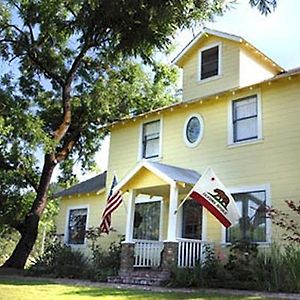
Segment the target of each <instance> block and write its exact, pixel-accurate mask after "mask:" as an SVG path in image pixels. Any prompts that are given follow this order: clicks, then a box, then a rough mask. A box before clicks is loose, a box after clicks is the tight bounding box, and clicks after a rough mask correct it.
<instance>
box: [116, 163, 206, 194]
mask: <svg viewBox="0 0 300 300" xmlns="http://www.w3.org/2000/svg"><path fill="white" fill-rule="evenodd" d="M143 168H145V169H147V170H148V171H150V172H151V173H153V174H155V175H156V176H157V177H159V178H161V179H162V180H163V181H165V182H166V184H170V185H171V184H174V183H175V182H180V183H186V184H191V185H194V184H195V183H196V182H197V181H198V179H199V178H200V176H201V175H200V174H199V173H198V172H196V171H195V170H191V169H185V168H180V167H176V166H172V165H167V164H162V163H158V162H151V161H146V160H143V161H141V162H140V163H138V164H137V165H136V166H135V168H133V169H132V170H131V171H130V172H129V173H128V174H127V175H126V176H125V177H124V178H123V179H122V180H121V181H120V182H119V183H118V185H117V186H116V187H115V189H122V188H124V186H125V185H126V184H127V183H128V182H129V181H130V180H131V179H132V178H133V177H134V176H135V175H136V174H137V173H138V172H139V171H140V170H141V169H143Z"/></svg>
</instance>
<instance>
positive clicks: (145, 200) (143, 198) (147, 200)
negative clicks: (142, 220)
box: [132, 195, 164, 241]
mask: <svg viewBox="0 0 300 300" xmlns="http://www.w3.org/2000/svg"><path fill="white" fill-rule="evenodd" d="M151 202H160V216H159V234H158V241H162V240H163V217H164V211H163V209H164V199H163V197H160V196H154V197H150V196H145V195H143V196H142V195H141V196H138V197H136V198H135V205H136V204H141V203H151ZM135 205H134V207H135ZM132 221H133V222H134V220H132ZM132 235H133V232H132ZM134 240H136V239H134Z"/></svg>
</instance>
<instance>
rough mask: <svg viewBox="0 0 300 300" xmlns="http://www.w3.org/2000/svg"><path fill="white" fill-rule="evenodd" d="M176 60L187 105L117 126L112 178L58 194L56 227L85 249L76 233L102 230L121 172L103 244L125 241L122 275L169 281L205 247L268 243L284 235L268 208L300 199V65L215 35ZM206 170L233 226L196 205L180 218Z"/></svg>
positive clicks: (113, 131)
mask: <svg viewBox="0 0 300 300" xmlns="http://www.w3.org/2000/svg"><path fill="white" fill-rule="evenodd" d="M266 42H267V41H266ZM174 63H175V64H176V65H177V66H178V67H180V68H181V69H182V71H183V99H182V101H181V102H178V103H176V104H173V105H170V106H168V107H162V108H160V109H156V110H154V111H151V112H148V113H145V114H142V115H138V116H135V117H132V118H128V119H124V120H120V121H119V122H116V123H114V124H111V125H110V133H111V139H110V155H109V163H108V170H107V180H106V173H105V174H102V175H99V176H100V178H102V179H101V180H102V181H101V180H100V181H101V183H100V182H99V185H98V186H97V188H94V189H93V188H87V189H84V188H83V189H79V190H76V186H75V187H73V190H72V188H71V189H69V190H66V191H63V192H62V194H60V196H62V200H61V206H60V208H61V209H60V213H59V216H58V219H57V231H58V233H60V234H64V238H65V242H66V243H69V244H72V245H73V246H76V247H83V248H84V247H85V243H86V241H85V237H84V233H83V234H81V235H80V234H78V232H79V231H80V230H82V228H84V229H85V228H88V227H91V226H98V225H99V223H100V219H101V214H102V211H103V209H104V207H105V204H106V199H107V194H108V192H109V190H110V184H111V182H112V178H113V176H114V173H116V174H117V175H118V178H119V179H120V181H119V183H118V186H117V188H118V189H120V190H122V192H123V194H124V197H123V198H124V201H123V205H121V206H120V207H119V208H118V210H117V211H116V212H114V213H113V215H112V227H113V228H114V229H115V231H114V232H112V233H110V234H109V235H108V236H105V237H103V244H108V243H109V242H111V241H112V240H114V239H116V238H117V237H118V235H120V234H123V235H125V241H124V242H123V249H122V262H121V270H120V275H121V276H125V275H126V274H127V275H128V274H129V275H130V276H132V277H134V272H136V270H138V269H139V268H142V269H143V270H144V269H145V268H149V269H151V270H152V272H154V271H153V270H160V271H162V272H160V273H159V274H160V275H159V276H160V277H161V278H163V279H165V278H167V277H168V274H169V271H170V267H171V265H173V264H174V263H175V264H177V265H178V266H180V267H191V266H193V265H194V264H195V262H196V261H197V260H198V259H199V258H200V256H201V251H202V250H201V249H202V247H203V245H204V244H205V243H214V244H215V245H216V246H217V247H220V248H222V246H223V245H228V244H230V243H231V242H233V241H235V240H238V239H247V240H249V241H252V242H255V243H257V244H259V245H260V246H268V245H269V244H270V243H271V242H272V241H276V239H278V237H279V235H278V232H276V228H274V227H272V224H271V222H270V220H268V219H267V218H266V216H265V213H264V211H262V210H261V207H262V206H264V205H265V204H267V205H272V206H274V207H276V208H279V209H282V210H284V209H285V205H284V200H286V199H289V200H299V198H300V193H299V190H298V184H299V182H300V162H299V160H298V159H297V158H298V157H299V155H300V142H299V141H300V139H299V138H300V105H299V104H300V102H299V101H300V68H299V69H293V70H289V71H286V70H284V69H283V68H282V67H280V66H279V65H278V64H276V63H275V62H274V61H272V60H271V59H270V58H268V57H267V56H266V55H265V54H263V53H262V52H260V51H259V50H258V49H256V48H255V47H254V46H253V45H251V44H250V43H249V42H247V41H246V40H244V39H243V38H241V37H239V36H235V35H231V34H227V33H224V32H219V31H215V30H210V29H205V30H204V31H203V32H202V33H201V34H199V35H198V36H197V37H196V38H195V39H194V40H193V41H192V42H191V43H190V44H189V45H188V46H187V47H186V48H185V49H184V50H183V51H182V52H181V53H180V54H179V55H178V56H177V57H176V58H175V61H174ZM207 167H212V168H213V169H214V171H215V172H216V174H217V175H218V177H219V178H220V179H221V180H222V182H223V183H224V184H225V186H226V187H227V188H228V189H229V191H230V192H231V193H232V195H233V196H234V198H235V201H236V203H237V206H238V208H239V210H240V213H241V216H242V217H241V219H240V220H239V221H238V222H237V223H236V224H234V226H232V227H230V228H229V229H225V227H223V226H222V225H221V224H220V223H219V222H218V221H217V220H216V219H215V218H214V217H213V216H212V215H211V214H210V213H209V212H208V211H207V210H206V209H205V208H203V207H201V206H199V205H198V204H196V203H194V202H193V201H186V202H185V204H184V205H183V207H182V209H180V210H178V212H177V213H175V211H176V209H177V207H178V205H179V204H180V202H181V201H182V200H183V199H184V198H185V197H186V195H187V194H188V192H189V190H190V189H191V188H192V186H193V185H194V184H195V183H196V181H197V180H198V179H199V178H200V176H201V174H203V172H204V170H205V169H206V168H207ZM104 177H105V180H104ZM95 178H97V177H95ZM98 179H99V177H98ZM92 180H94V179H92ZM105 182H106V183H105ZM82 185H83V186H85V188H86V183H81V187H82ZM88 186H89V184H88ZM78 187H79V188H80V185H79V186H77V189H78ZM78 220H79V221H78ZM82 232H84V230H83V231H82ZM76 234H77V235H78V236H79V238H76ZM73 235H74V236H75V238H74V239H73V240H72V236H73ZM139 274H140V273H139ZM121 278H122V277H121Z"/></svg>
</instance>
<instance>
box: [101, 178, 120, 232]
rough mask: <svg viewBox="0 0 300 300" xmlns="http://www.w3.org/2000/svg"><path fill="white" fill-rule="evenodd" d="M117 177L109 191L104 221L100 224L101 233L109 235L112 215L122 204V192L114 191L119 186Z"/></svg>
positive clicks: (103, 216)
mask: <svg viewBox="0 0 300 300" xmlns="http://www.w3.org/2000/svg"><path fill="white" fill-rule="evenodd" d="M117 183H118V181H117V177H116V175H114V178H113V181H112V184H111V188H110V191H109V195H108V197H107V203H106V207H105V209H104V211H103V214H102V221H101V224H100V232H101V233H102V232H104V233H106V234H108V233H109V230H110V225H111V214H112V212H113V211H115V210H116V209H117V208H118V207H119V205H120V204H121V203H122V201H123V198H122V192H121V191H120V190H118V191H114V187H115V186H116V185H117Z"/></svg>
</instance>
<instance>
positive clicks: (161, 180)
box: [117, 162, 206, 284]
mask: <svg viewBox="0 0 300 300" xmlns="http://www.w3.org/2000/svg"><path fill="white" fill-rule="evenodd" d="M199 177H200V175H199V174H198V173H197V172H195V171H193V170H188V169H182V168H178V167H173V166H169V165H164V164H160V163H153V162H142V163H140V164H139V165H138V166H137V167H136V168H135V169H133V170H132V171H131V172H130V173H129V174H128V176H127V177H125V179H124V180H122V181H121V182H120V183H119V185H118V187H117V188H120V189H121V190H122V191H123V192H125V191H126V192H128V193H129V200H128V203H127V222H126V234H125V241H124V242H123V245H122V254H121V267H120V272H119V275H120V277H123V278H125V277H126V278H127V279H128V280H129V281H128V282H127V283H130V282H131V283H136V282H135V281H133V280H134V278H139V277H140V278H141V280H146V279H147V278H149V280H150V279H151V280H152V279H154V278H155V277H156V278H157V279H159V281H165V280H167V279H168V278H169V276H170V271H171V269H172V268H173V267H174V266H178V267H182V268H192V267H194V266H195V265H196V264H197V262H198V261H200V260H201V253H202V250H203V245H204V244H205V243H206V239H205V236H206V233H205V223H206V221H205V212H204V211H203V209H202V207H201V206H199V205H198V204H196V203H194V202H193V201H186V205H184V206H183V207H182V208H181V209H180V210H179V211H178V212H177V211H176V210H177V207H178V205H179V203H180V202H181V201H182V200H183V199H184V198H185V197H186V195H187V194H188V192H189V190H190V189H191V188H192V186H193V185H194V184H195V183H196V182H197V180H198V179H199ZM130 279H131V281H130ZM123 282H124V281H123ZM125 282H126V281H125ZM152 284H153V283H152Z"/></svg>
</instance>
